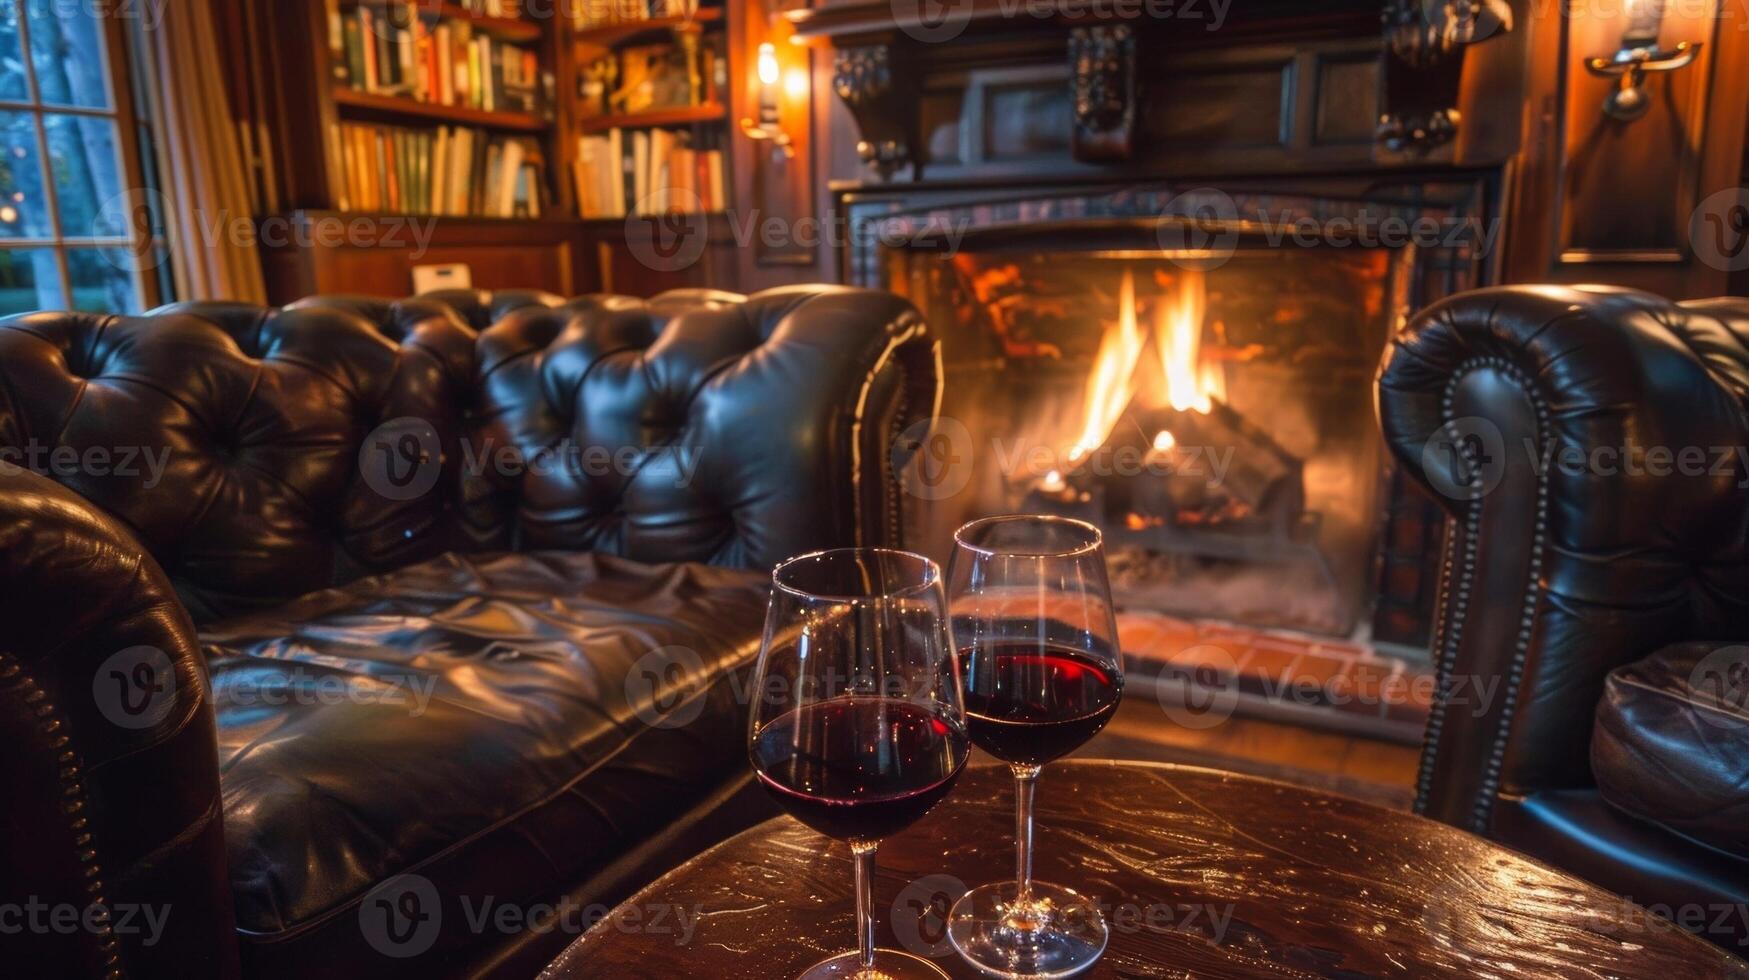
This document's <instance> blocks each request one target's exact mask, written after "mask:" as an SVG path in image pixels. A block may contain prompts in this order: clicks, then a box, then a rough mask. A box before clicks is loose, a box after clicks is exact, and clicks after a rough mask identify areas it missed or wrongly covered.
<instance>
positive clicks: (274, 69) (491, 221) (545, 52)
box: [222, 0, 810, 302]
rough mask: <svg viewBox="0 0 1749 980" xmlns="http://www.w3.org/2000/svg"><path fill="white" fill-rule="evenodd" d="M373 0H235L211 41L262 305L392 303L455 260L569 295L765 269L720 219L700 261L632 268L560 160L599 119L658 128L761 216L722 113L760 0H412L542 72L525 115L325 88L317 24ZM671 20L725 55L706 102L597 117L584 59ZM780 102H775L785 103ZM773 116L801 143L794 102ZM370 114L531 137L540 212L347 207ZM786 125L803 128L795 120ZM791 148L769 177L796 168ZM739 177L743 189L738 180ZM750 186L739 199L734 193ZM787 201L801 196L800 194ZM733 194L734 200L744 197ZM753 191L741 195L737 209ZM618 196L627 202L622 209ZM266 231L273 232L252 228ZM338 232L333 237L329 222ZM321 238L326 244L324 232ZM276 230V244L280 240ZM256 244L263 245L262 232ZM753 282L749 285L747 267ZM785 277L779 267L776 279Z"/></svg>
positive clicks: (741, 91)
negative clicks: (336, 297) (480, 1)
mask: <svg viewBox="0 0 1749 980" xmlns="http://www.w3.org/2000/svg"><path fill="white" fill-rule="evenodd" d="M387 2H388V0H297V2H287V0H241V2H240V3H238V4H237V5H236V6H233V7H229V8H228V9H229V11H230V12H229V13H227V14H226V15H225V17H224V18H223V27H222V32H223V33H224V35H225V38H224V40H225V41H226V43H225V44H224V45H223V47H224V48H225V50H226V51H227V53H228V54H229V55H230V61H229V63H228V64H227V66H226V73H227V77H228V78H230V79H232V80H233V84H234V85H235V87H236V91H235V92H234V93H233V108H234V110H235V112H236V114H237V116H238V124H239V128H240V129H241V130H242V132H243V133H244V142H245V144H246V148H247V150H248V152H249V154H250V156H251V158H252V163H253V166H254V172H253V174H252V177H253V178H254V185H255V187H256V188H257V201H256V208H255V213H256V216H257V218H258V223H259V225H260V227H261V229H262V230H263V237H262V240H261V251H262V255H263V265H264V269H265V272H266V277H267V282H268V292H269V298H270V300H271V301H272V302H287V301H290V300H292V299H296V298H299V297H301V296H305V295H309V294H311V293H343V292H353V293H368V294H375V295H382V296H404V295H407V294H409V293H410V292H411V291H412V288H413V283H412V270H413V268H414V266H416V265H428V264H447V263H455V262H459V263H465V264H467V265H468V266H469V268H470V271H471V273H472V279H473V283H474V285H475V286H476V287H477V288H482V289H500V288H538V289H546V290H549V291H552V292H555V293H559V294H562V295H578V294H582V293H587V292H593V291H597V290H601V289H604V288H607V289H613V290H616V291H621V292H630V293H636V294H647V293H653V292H657V291H660V290H663V289H669V288H676V287H682V286H696V285H710V286H716V287H721V288H727V289H737V288H739V289H743V290H751V289H756V288H759V287H760V286H762V285H768V284H771V283H769V282H766V281H765V280H766V279H771V278H773V277H772V276H771V275H770V274H769V272H770V270H766V269H764V268H763V267H762V266H761V265H760V263H759V261H757V260H758V258H759V257H758V256H756V255H751V254H741V253H744V252H746V251H747V250H746V249H744V248H740V247H739V246H737V244H736V242H735V240H734V238H733V236H732V235H731V234H730V232H729V229H730V221H729V220H728V218H727V216H726V215H725V214H722V213H715V214H712V215H710V216H709V217H708V227H709V229H710V232H711V234H710V237H709V239H708V242H709V244H708V246H707V248H706V251H705V254H704V256H703V258H702V259H701V260H700V261H698V262H697V263H695V264H694V265H692V266H690V267H688V268H686V269H682V270H674V271H671V272H664V271H661V270H651V269H646V268H642V267H640V266H639V264H638V263H637V262H636V260H635V258H634V257H633V256H632V255H630V254H629V253H628V247H627V246H628V236H629V235H635V234H637V233H638V229H636V228H634V227H632V225H635V224H636V223H635V222H632V223H628V222H626V221H624V220H620V219H611V218H594V219H591V220H583V219H582V218H581V217H580V210H579V206H578V201H577V195H576V186H575V182H574V174H573V165H574V162H575V160H576V158H577V156H578V152H579V150H578V146H579V140H578V138H579V136H582V135H585V134H598V133H601V132H605V131H606V130H608V129H612V128H616V127H617V128H620V129H622V130H625V131H628V132H629V131H633V130H638V129H651V128H662V129H669V130H685V131H688V132H690V133H692V134H694V136H693V141H694V146H695V147H709V148H720V149H722V150H724V151H725V153H724V159H723V161H722V169H723V181H724V185H725V187H724V190H725V194H726V199H727V202H728V203H731V204H732V205H733V206H736V207H742V206H750V207H757V208H760V209H762V212H764V213H775V212H778V211H780V210H781V209H779V208H775V207H774V205H775V204H776V202H775V201H773V200H771V199H770V198H769V195H767V194H761V193H758V186H759V184H760V183H761V182H762V181H763V182H765V183H769V182H770V178H762V177H761V175H762V174H765V173H766V170H767V167H765V166H762V165H761V160H760V159H759V156H760V155H761V154H764V153H766V152H767V150H768V148H767V147H764V146H755V145H753V144H752V143H751V142H750V141H748V140H746V139H745V138H743V137H741V136H740V134H739V131H738V129H737V127H736V125H735V120H737V119H739V118H742V117H745V116H748V115H751V114H753V113H754V112H755V107H754V106H752V105H751V104H750V103H748V99H750V98H753V96H752V94H751V89H752V86H751V85H750V84H749V81H748V79H746V78H744V77H743V76H744V75H745V74H746V73H747V72H748V71H750V70H751V68H752V65H753V53H754V49H755V48H756V47H757V45H758V42H759V41H762V40H764V39H765V38H766V36H767V31H768V30H769V23H770V22H772V20H773V19H772V18H771V16H770V14H769V11H768V10H767V7H766V5H765V4H764V3H752V4H746V5H743V4H742V3H740V2H739V0H732V2H731V0H705V3H706V4H708V5H705V6H701V7H700V8H699V9H697V10H696V12H694V13H693V14H691V15H690V16H686V17H658V18H650V19H645V20H641V21H631V22H622V23H613V24H600V25H593V26H590V25H582V24H579V23H577V22H574V21H573V20H571V18H570V16H569V14H570V12H572V10H573V8H572V7H571V6H570V5H566V4H551V3H545V4H530V5H529V8H530V9H532V10H535V11H539V12H545V13H549V14H550V15H549V16H545V17H533V16H530V17H525V18H506V17H485V16H482V15H477V14H473V13H471V12H469V11H468V10H467V9H466V8H464V7H463V6H462V5H461V4H459V3H454V2H448V0H443V2H440V0H417V4H416V6H417V9H418V10H419V11H420V12H421V14H423V15H424V16H427V17H432V16H436V17H441V18H450V19H457V20H460V19H466V20H468V21H469V22H470V23H471V24H472V26H473V28H474V29H475V30H476V31H477V32H483V33H486V34H490V35H492V36H494V37H497V38H500V39H502V40H505V41H509V42H513V43H515V44H517V45H520V46H524V47H528V48H532V49H533V50H534V51H535V53H536V55H537V57H538V60H539V65H540V71H541V74H542V77H543V85H542V91H543V98H542V100H541V105H540V106H539V109H538V111H536V112H505V111H495V112H488V111H485V110H482V109H476V108H470V107H467V106H446V105H441V104H433V103H424V102H417V101H414V100H413V99H411V98H405V97H400V96H395V95H383V94H377V93H371V92H366V91H362V90H359V89H355V88H351V87H349V86H348V85H346V84H345V83H344V82H342V81H339V80H338V79H337V77H336V72H335V64H334V62H335V56H334V53H333V51H332V49H331V46H330V28H329V22H330V17H331V16H333V15H334V14H335V13H337V12H344V11H350V10H353V9H356V8H357V7H358V6H359V5H360V4H364V5H366V6H371V7H380V6H382V5H384V4H385V3H387ZM676 30H691V31H696V32H698V33H699V34H700V35H702V37H703V38H705V39H707V43H710V44H712V45H714V47H715V50H717V51H718V52H720V53H721V54H722V55H723V61H724V68H725V71H724V76H725V77H723V78H721V79H720V81H721V83H722V84H721V85H720V86H718V87H717V88H716V96H717V97H716V98H714V99H710V100H709V101H708V102H707V104H704V105H689V106H681V107H675V108H661V109H655V110H650V111H644V112H637V113H630V114H626V113H620V114H612V115H606V114H601V113H600V112H599V110H589V109H587V108H586V105H585V98H584V89H583V81H584V73H583V70H582V69H583V68H584V66H585V65H586V64H587V63H588V59H590V58H593V57H597V56H599V55H600V54H601V52H604V51H609V52H611V51H619V50H622V49H624V48H626V47H628V46H633V45H642V44H653V43H659V42H661V41H663V40H665V39H667V38H670V37H673V36H674V32H675V31H676ZM787 111H788V110H787V109H786V112H787ZM797 112H798V113H799V114H800V118H788V117H786V122H788V123H789V124H790V125H791V128H792V129H798V135H800V136H802V138H803V139H805V135H802V134H803V133H804V132H805V128H806V124H805V122H803V120H805V118H806V115H807V109H806V107H805V106H804V107H800V108H798V109H797ZM349 123H382V124H388V125H398V126H406V127H409V128H419V129H425V128H432V127H437V126H466V127H473V128H478V129H481V130H485V131H486V132H488V133H491V134H502V135H504V136H516V137H527V138H531V139H533V140H536V141H538V143H539V145H540V147H541V150H542V155H543V157H544V160H545V163H546V171H545V195H544V200H543V208H542V216H541V218H540V219H538V220H528V219H516V218H478V217H455V216H439V217H430V216H407V215H397V214H387V213H376V212H366V211H361V210H358V209H353V210H346V209H344V208H343V207H342V205H343V204H348V203H351V202H350V201H347V200H346V194H345V193H344V191H345V190H346V184H345V175H344V173H345V171H344V165H345V152H344V150H343V148H342V147H341V145H340V127H341V126H343V125H345V124H349ZM797 123H801V125H800V126H799V127H798V126H797ZM806 159H807V157H806V156H805V154H804V155H803V156H802V157H800V159H799V160H798V161H797V163H796V164H794V165H792V167H793V168H794V169H793V170H792V172H791V173H789V174H785V175H780V176H779V178H778V179H779V181H780V182H781V184H783V185H784V186H786V187H787V186H789V185H791V184H795V183H796V182H797V181H798V180H801V181H802V182H803V183H804V184H805V183H806V178H807V176H808V171H807V168H805V167H803V166H802V164H803V162H804V161H806ZM750 181H751V182H753V184H752V185H751V186H750V184H749V182H750ZM750 192H752V193H753V197H751V198H748V195H749V193H750ZM799 192H800V193H801V194H803V195H806V194H808V193H810V191H809V189H808V188H807V187H805V186H804V187H800V188H799ZM744 198H746V200H744ZM748 202H751V203H748ZM628 203H629V202H628ZM409 221H418V222H421V223H422V230H426V228H425V226H428V225H430V223H435V227H434V228H429V230H428V232H427V234H426V235H425V236H424V237H423V245H422V247H421V246H414V245H402V244H397V243H398V242H401V241H404V240H405V239H406V238H407V237H408V236H407V223H408V222H409ZM270 227H271V228H272V230H273V232H274V234H273V235H271V236H270V235H268V234H267V233H266V232H267V229H269V228H270ZM336 229H344V232H345V233H344V235H343V241H341V242H340V243H339V244H335V243H334V235H333V233H334V231H335V230H336ZM323 231H327V232H328V234H327V236H326V241H327V243H326V244H324V242H323V236H322V232H323ZM288 237H290V238H291V239H293V240H291V241H286V240H285V239H286V238H288ZM270 238H271V239H272V240H269V239H270ZM750 273H751V278H750V279H749V278H748V277H749V274H750ZM790 278H794V274H793V273H785V274H783V275H781V276H778V277H776V281H783V280H787V279H790Z"/></svg>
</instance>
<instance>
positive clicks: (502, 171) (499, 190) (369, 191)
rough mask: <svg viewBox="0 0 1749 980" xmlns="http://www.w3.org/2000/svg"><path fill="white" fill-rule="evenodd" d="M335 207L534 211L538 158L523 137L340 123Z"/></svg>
mask: <svg viewBox="0 0 1749 980" xmlns="http://www.w3.org/2000/svg"><path fill="white" fill-rule="evenodd" d="M338 129H339V140H340V150H341V158H342V163H343V165H344V167H345V173H344V175H343V176H344V178H345V179H344V180H343V181H342V182H341V201H340V207H341V210H345V211H364V212H377V213H389V214H448V215H466V216H472V217H483V218H538V217H540V216H541V211H542V206H541V189H542V187H543V186H544V182H543V170H544V162H543V160H542V157H541V150H540V145H539V144H538V143H537V142H536V141H534V140H533V139H530V138H527V137H497V138H494V137H492V136H491V135H490V134H488V133H487V132H486V131H485V130H479V129H469V128H467V127H463V126H441V127H438V128H437V129H408V128H405V127H400V126H375V125H365V124H358V123H343V124H341V125H340V126H339V127H338Z"/></svg>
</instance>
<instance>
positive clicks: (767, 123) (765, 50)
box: [741, 41, 796, 157]
mask: <svg viewBox="0 0 1749 980" xmlns="http://www.w3.org/2000/svg"><path fill="white" fill-rule="evenodd" d="M757 69H758V73H759V121H758V122H754V121H753V120H751V119H742V120H741V135H743V136H745V137H747V138H748V139H750V140H769V141H770V142H771V145H772V146H773V147H775V148H777V149H779V150H782V151H783V155H784V156H786V157H793V156H795V155H796V150H795V147H794V146H792V145H790V138H789V134H788V133H786V132H784V131H783V123H782V121H781V120H780V119H779V117H778V114H777V93H778V83H779V82H780V81H781V80H782V78H781V76H782V72H781V71H780V70H779V68H778V64H777V46H776V45H774V44H772V43H771V42H769V41H767V42H765V43H764V44H761V45H760V46H759V57H758V64H757Z"/></svg>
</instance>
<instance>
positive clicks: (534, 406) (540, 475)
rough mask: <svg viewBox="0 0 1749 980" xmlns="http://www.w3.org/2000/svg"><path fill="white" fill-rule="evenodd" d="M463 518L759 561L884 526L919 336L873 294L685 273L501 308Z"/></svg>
mask: <svg viewBox="0 0 1749 980" xmlns="http://www.w3.org/2000/svg"><path fill="white" fill-rule="evenodd" d="M478 352H479V359H478V364H477V368H476V370H477V380H476V390H477V393H478V397H479V401H478V403H477V405H476V406H475V411H474V413H473V414H472V416H471V418H470V421H469V424H468V426H467V431H466V434H465V437H464V450H463V451H464V452H465V453H468V454H469V456H470V460H469V463H468V464H466V465H464V472H465V478H466V480H467V481H468V482H467V485H466V490H465V492H464V497H465V500H466V505H465V511H464V514H463V520H464V523H465V525H466V528H467V531H468V533H469V535H470V536H471V537H472V538H473V539H474V540H475V541H477V542H480V543H481V544H483V545H484V546H488V547H504V548H516V549H540V548H561V549H570V550H600V551H607V552H611V553H613V554H619V555H625V556H627V557H631V558H635V559H639V560H642V561H702V562H709V563H712V564H722V565H732V566H740V567H750V568H769V567H771V566H772V565H774V564H776V563H777V562H778V561H781V560H782V559H784V558H786V557H788V556H790V555H792V554H795V553H797V552H799V551H805V550H810V549H814V548H819V547H824V546H828V545H839V544H851V543H855V542H857V541H864V540H883V541H888V542H892V541H894V540H895V539H896V535H897V533H898V530H897V529H898V526H899V525H898V521H897V519H896V515H893V514H890V513H884V512H881V511H883V510H884V509H885V507H886V506H887V504H889V503H890V501H889V500H887V495H888V494H890V492H891V491H890V487H891V483H892V478H891V469H892V462H893V461H892V459H891V458H890V456H891V454H890V453H889V452H888V449H889V448H890V447H891V445H892V444H893V441H894V439H895V436H896V432H897V430H898V429H899V428H902V427H903V426H905V425H909V424H910V423H911V422H913V421H915V420H917V419H922V418H928V417H929V416H930V415H931V414H932V413H933V411H934V403H935V399H936V390H935V385H936V381H935V378H936V373H935V365H934V346H933V344H932V343H931V342H929V341H928V339H927V333H926V331H925V329H924V327H923V324H922V322H921V320H920V319H919V318H918V317H917V314H916V312H915V311H914V310H913V309H912V308H911V306H910V305H909V304H907V303H906V302H905V301H903V300H901V299H899V298H897V297H894V296H891V295H888V294H884V293H877V292H871V291H866V290H855V289H830V288H821V287H797V288H791V289H779V290H772V291H768V292H765V293H760V294H758V295H756V296H753V297H750V298H747V299H745V300H743V299H742V298H741V297H737V296H734V295H732V294H727V293H717V292H710V291H697V290H689V291H685V292H681V293H670V294H665V295H663V296H659V297H656V298H655V299H654V300H651V301H649V302H644V301H640V300H631V299H626V298H623V297H593V298H588V299H585V300H581V301H578V302H576V303H572V304H567V305H565V306H559V307H539V306H528V307H524V308H522V309H519V310H516V311H513V312H510V313H509V314H507V315H506V316H504V317H503V318H502V319H501V320H499V321H498V322H497V323H496V324H495V325H494V326H493V327H491V328H490V329H488V330H487V331H485V332H484V333H483V334H482V335H481V337H480V343H479V347H478Z"/></svg>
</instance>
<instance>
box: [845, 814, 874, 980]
mask: <svg viewBox="0 0 1749 980" xmlns="http://www.w3.org/2000/svg"><path fill="white" fill-rule="evenodd" d="M877 846H878V845H877V844H876V843H875V842H873V841H851V843H850V853H851V854H852V855H853V856H854V857H855V859H856V948H857V955H858V956H860V957H861V962H862V971H863V972H864V973H872V972H873V970H874V961H875V923H874V876H875V848H876V847H877Z"/></svg>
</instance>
